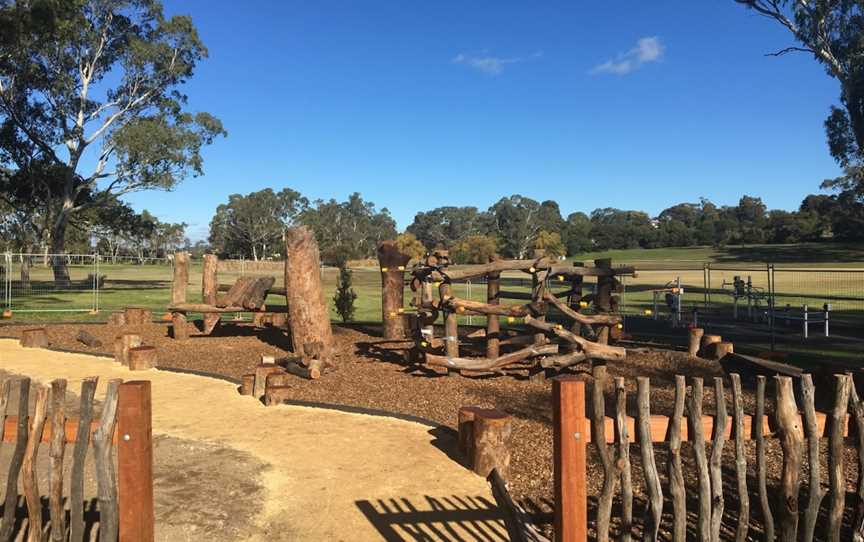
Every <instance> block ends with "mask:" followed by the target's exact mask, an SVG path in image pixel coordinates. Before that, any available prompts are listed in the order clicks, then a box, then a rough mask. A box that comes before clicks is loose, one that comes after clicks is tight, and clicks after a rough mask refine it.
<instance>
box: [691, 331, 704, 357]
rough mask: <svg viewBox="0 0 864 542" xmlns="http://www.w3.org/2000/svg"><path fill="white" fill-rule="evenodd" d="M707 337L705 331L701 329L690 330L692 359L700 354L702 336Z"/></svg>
mask: <svg viewBox="0 0 864 542" xmlns="http://www.w3.org/2000/svg"><path fill="white" fill-rule="evenodd" d="M703 335H705V330H704V329H702V328H701V327H693V328H690V347H689V349H688V351H689V352H690V357H691V358H695V357H696V356H697V355H698V354H699V344H700V343H701V341H702V336H703Z"/></svg>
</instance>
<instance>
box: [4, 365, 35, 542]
mask: <svg viewBox="0 0 864 542" xmlns="http://www.w3.org/2000/svg"><path fill="white" fill-rule="evenodd" d="M18 386H19V387H18V426H17V428H16V429H17V434H16V440H15V450H14V451H13V452H12V459H11V460H10V462H9V476H8V478H7V479H6V499H5V501H4V505H3V524H2V525H0V540H12V530H13V529H14V527H15V509H16V508H17V505H18V477H19V475H20V472H21V464H22V463H23V462H24V452H25V450H26V449H27V436H28V432H27V422H28V403H29V399H30V379H29V378H22V379H21V380H19V381H18Z"/></svg>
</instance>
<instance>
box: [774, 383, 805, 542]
mask: <svg viewBox="0 0 864 542" xmlns="http://www.w3.org/2000/svg"><path fill="white" fill-rule="evenodd" d="M774 381H775V383H776V386H777V390H776V407H775V412H776V416H777V434H778V437H779V438H780V447H781V448H782V450H783V470H782V473H781V475H780V488H779V489H780V491H779V503H778V506H777V511H778V516H779V518H780V533H779V540H780V542H795V540H796V538H797V535H798V491H799V489H800V479H799V477H800V471H801V452H802V444H803V442H804V432H803V430H802V428H801V419H800V418H799V417H798V405H797V404H796V402H795V393H794V392H793V391H792V379H791V378H789V377H788V376H775V377H774Z"/></svg>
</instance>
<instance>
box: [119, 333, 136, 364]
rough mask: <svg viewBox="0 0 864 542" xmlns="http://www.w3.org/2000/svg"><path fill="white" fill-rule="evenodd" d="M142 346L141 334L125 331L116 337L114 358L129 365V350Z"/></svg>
mask: <svg viewBox="0 0 864 542" xmlns="http://www.w3.org/2000/svg"><path fill="white" fill-rule="evenodd" d="M139 346H141V335H139V334H137V333H124V334H122V335H118V336H117V337H116V338H115V339H114V360H115V361H116V362H117V363H120V364H121V365H126V366H128V365H129V350H130V349H131V348H137V347H139Z"/></svg>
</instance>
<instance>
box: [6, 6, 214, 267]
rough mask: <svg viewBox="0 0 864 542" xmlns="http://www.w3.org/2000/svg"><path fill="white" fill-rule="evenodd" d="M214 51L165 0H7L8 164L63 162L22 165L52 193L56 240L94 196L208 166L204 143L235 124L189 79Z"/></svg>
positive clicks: (151, 185)
mask: <svg viewBox="0 0 864 542" xmlns="http://www.w3.org/2000/svg"><path fill="white" fill-rule="evenodd" d="M206 56H207V49H206V48H205V46H204V44H203V43H202V41H201V39H200V37H199V36H198V32H197V31H196V29H195V26H194V25H193V24H192V20H191V18H190V17H188V16H173V17H166V16H165V15H164V13H163V10H162V5H161V4H160V3H159V2H158V1H156V0H30V1H28V0H0V148H2V151H0V161H2V162H3V163H2V164H0V165H5V166H7V167H10V168H14V169H18V170H21V171H24V172H25V173H28V165H29V164H31V163H34V162H38V163H41V164H45V165H46V167H49V168H54V169H57V170H58V171H59V173H60V177H59V181H58V182H49V181H46V180H45V179H43V178H41V177H40V176H38V175H29V174H25V175H22V176H19V177H18V182H19V183H36V184H39V185H41V191H42V192H44V193H45V206H46V208H45V209H44V210H43V211H42V212H43V214H44V215H45V216H48V217H50V220H51V223H50V229H49V232H48V235H49V236H50V246H51V251H52V252H54V253H62V252H63V251H64V250H65V248H66V233H67V228H68V226H69V224H70V221H71V220H72V219H74V217H75V216H76V215H77V214H79V213H82V212H84V211H86V210H87V209H88V208H89V207H92V206H98V205H100V204H102V203H103V202H105V201H107V200H108V199H109V198H111V197H116V196H121V195H123V194H127V193H130V192H134V191H140V190H148V189H162V190H170V189H172V188H173V187H174V186H176V184H177V183H178V182H180V181H181V180H183V179H184V178H185V177H187V176H189V175H200V174H201V173H202V172H203V159H202V157H201V149H202V147H203V146H204V145H208V144H210V143H212V141H213V140H214V138H216V137H217V136H219V135H225V131H224V130H223V128H222V124H221V122H220V121H219V120H218V119H217V118H215V117H213V116H212V115H210V114H208V113H201V112H199V113H191V112H188V111H187V110H186V109H185V106H186V104H187V97H186V96H185V95H184V94H183V93H182V92H181V90H180V88H181V87H182V85H183V84H184V83H185V82H187V81H188V80H189V78H190V77H192V75H193V73H194V70H195V67H196V65H197V64H198V62H200V61H201V60H202V59H203V58H205V57H206ZM64 261H65V260H64V259H62V258H57V259H56V260H55V262H54V276H55V280H57V281H68V271H67V269H66V268H65V264H64Z"/></svg>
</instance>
